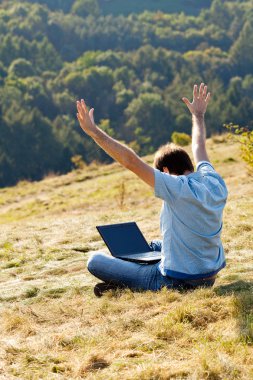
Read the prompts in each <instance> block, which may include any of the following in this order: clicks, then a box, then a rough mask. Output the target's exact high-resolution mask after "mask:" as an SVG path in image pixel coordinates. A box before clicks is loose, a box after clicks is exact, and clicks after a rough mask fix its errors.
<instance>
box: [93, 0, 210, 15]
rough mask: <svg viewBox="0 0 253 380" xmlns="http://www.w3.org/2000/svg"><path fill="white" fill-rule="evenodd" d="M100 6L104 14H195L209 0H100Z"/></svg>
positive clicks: (207, 3)
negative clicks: (155, 12)
mask: <svg viewBox="0 0 253 380" xmlns="http://www.w3.org/2000/svg"><path fill="white" fill-rule="evenodd" d="M99 3H100V7H101V9H102V12H103V13H104V14H114V15H116V14H124V15H126V14H130V13H141V12H143V11H144V10H148V11H151V12H153V11H162V12H166V13H176V12H184V13H186V14H191V15H196V14H198V13H199V12H200V10H201V9H203V8H208V7H209V6H210V3H211V2H210V1H209V0H208V1H206V0H201V1H189V0H176V1H175V0H137V1H136V0H127V1H126V0H110V1H108V0H107V1H105V0H100V1H99Z"/></svg>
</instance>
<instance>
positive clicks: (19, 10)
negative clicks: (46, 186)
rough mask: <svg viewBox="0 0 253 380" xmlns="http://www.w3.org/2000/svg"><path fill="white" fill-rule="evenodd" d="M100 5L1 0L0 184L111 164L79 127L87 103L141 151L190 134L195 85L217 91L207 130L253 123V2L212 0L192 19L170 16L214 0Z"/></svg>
mask: <svg viewBox="0 0 253 380" xmlns="http://www.w3.org/2000/svg"><path fill="white" fill-rule="evenodd" d="M96 2H97V0H76V1H74V0H64V1H63V0H30V1H25V2H24V1H18V0H8V1H5V0H4V1H0V30H1V33H0V130H1V133H0V187H5V186H13V185H15V184H16V183H17V182H18V181H20V180H26V179H28V180H29V179H30V180H36V181H37V180H40V179H42V178H43V177H44V176H45V175H46V174H48V173H52V172H54V173H60V174H63V173H67V172H69V171H71V170H72V169H73V163H72V162H73V160H72V158H73V157H74V156H76V155H80V156H82V159H83V160H84V161H85V162H86V163H87V164H89V163H91V162H92V160H94V159H95V160H97V161H100V162H103V163H107V162H108V157H107V156H106V155H105V154H103V153H101V151H100V150H97V149H96V147H95V146H94V144H92V143H91V142H90V141H89V139H87V138H85V136H83V134H82V132H81V130H80V128H79V127H78V125H77V124H78V123H77V120H76V117H75V113H76V110H75V104H76V100H77V99H81V98H85V100H86V102H87V104H88V105H89V106H90V107H94V108H95V120H96V123H97V124H98V125H99V126H100V127H101V128H102V129H104V130H105V131H108V132H109V134H110V135H112V136H114V137H116V138H117V139H119V140H122V141H123V140H124V141H126V143H128V144H131V145H132V146H133V147H134V148H135V150H136V151H138V153H139V154H141V155H142V156H143V155H147V154H152V153H153V152H154V151H155V150H156V149H157V148H158V147H159V146H160V145H161V144H162V143H163V142H164V141H165V139H167V138H168V139H170V137H171V135H172V133H173V132H174V131H178V132H184V133H190V130H191V116H190V114H189V113H188V112H187V110H186V108H185V105H184V104H183V102H182V101H181V99H182V96H191V89H192V87H193V84H194V83H201V82H205V83H207V84H208V86H209V89H210V91H211V93H212V94H213V97H212V102H211V104H210V106H209V109H208V113H209V116H210V115H215V117H209V123H208V125H209V128H208V134H209V136H211V135H212V134H215V133H220V132H221V131H222V129H223V125H224V124H229V123H231V122H232V123H234V124H236V125H240V126H241V127H244V126H248V127H249V128H253V100H252V99H253V71H252V68H253V55H252V50H253V18H252V14H253V2H252V1H250V0H244V1H240V0H234V1H228V0H226V1H222V0H214V1H213V2H212V6H211V7H210V8H208V9H206V10H205V11H202V12H200V13H198V12H197V13H198V14H197V15H191V14H187V12H186V14H185V13H182V12H181V13H171V12H173V11H176V10H180V11H182V10H185V9H186V6H188V7H189V9H190V7H191V6H192V7H193V5H194V9H195V10H197V9H198V7H197V4H199V6H200V5H202V4H204V3H205V4H209V1H207V2H206V1H205V2H204V1H197V0H195V1H193V0H191V1H190V0H184V1H183V0H180V1H173V0H159V1H152V2H151V0H149V1H145V2H144V0H138V1H135V2H133V1H132V0H128V1H124V2H123V0H117V1H116V0H115V1H114V0H112V1H106V2H105V1H104V2H103V6H104V12H105V13H107V12H109V13H110V12H114V14H108V15H106V16H105V15H104V14H103V12H102V14H101V12H100V10H99V7H98V4H97V3H96ZM88 5H89V6H88ZM151 5H152V7H157V8H156V9H154V10H156V11H155V12H141V13H138V9H139V10H140V11H141V10H144V9H149V10H151V8H152V7H151ZM165 5H166V6H168V9H167V11H166V12H157V9H162V6H164V7H165ZM106 7H107V8H106ZM110 7H111V8H110ZM169 7H170V8H169ZM152 9H153V8H152ZM134 10H135V11H136V14H130V15H128V14H127V13H128V12H129V11H134ZM167 12H168V13H167ZM121 13H123V15H122V14H121ZM157 120H159V122H157ZM45 147H46V149H45Z"/></svg>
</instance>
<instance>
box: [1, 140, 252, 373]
mask: <svg viewBox="0 0 253 380" xmlns="http://www.w3.org/2000/svg"><path fill="white" fill-rule="evenodd" d="M208 150H209V152H210V156H211V159H212V162H213V163H214V165H215V167H216V168H217V170H218V171H219V173H220V174H221V175H222V176H224V178H225V180H226V183H227V185H228V189H229V200H228V205H227V207H226V210H225V215H224V232H223V241H224V245H225V251H226V255H227V267H226V268H225V269H224V270H223V271H222V272H221V273H220V275H219V277H218V280H217V282H216V284H215V286H214V288H213V289H211V290H203V289H200V290H196V291H194V292H191V293H179V292H177V291H167V290H162V291H161V292H158V293H155V294H153V293H132V292H130V291H123V292H118V293H109V294H108V295H106V296H105V297H103V298H102V299H96V298H95V297H94V296H93V286H94V284H95V283H96V280H95V278H93V277H92V276H91V275H90V274H89V273H88V272H87V270H86V267H85V263H86V261H87V258H88V257H89V255H90V254H91V253H92V252H93V251H95V250H105V247H104V245H103V243H102V242H101V239H100V237H99V236H98V234H97V232H96V229H95V226H96V225H97V224H99V223H105V224H106V223H110V222H112V223H114V222H121V221H122V222H123V221H130V220H135V221H136V222H137V223H138V224H139V226H140V228H141V229H142V230H143V232H144V235H145V236H146V237H147V239H148V240H151V239H153V238H157V237H159V211H160V206H161V202H160V201H159V200H157V199H154V197H153V195H152V191H151V190H150V189H149V187H148V186H146V185H145V184H142V183H141V182H140V181H138V180H137V179H136V178H135V176H134V175H132V174H131V173H128V172H127V171H126V170H123V169H122V168H121V167H120V166H118V165H117V164H112V165H108V166H101V165H96V164H95V163H93V164H92V165H91V166H88V167H86V168H84V169H83V170H79V171H73V172H71V173H69V174H67V175H64V176H59V177H53V176H51V177H47V178H45V179H44V180H43V181H41V182H35V183H29V182H21V183H19V184H18V185H17V186H16V187H12V188H5V189H1V190H0V228H1V235H0V258H1V260H0V273H1V275H0V379H1V380H12V379H21V380H26V379H27V380H28V379H50V380H54V379H68V380H70V379H88V380H91V379H101V380H104V379H112V380H116V379H129V380H151V379H157V380H159V379H162V380H165V379H178V380H179V379H189V380H190V379H191V380H192V379H196V380H205V379H206V380H219V379H226V380H232V379H240V380H250V379H252V376H253V346H252V343H253V325H252V322H253V297H252V292H253V278H252V269H253V268H252V259H253V252H252V230H253V212H252V211H253V203H252V200H253V197H252V195H253V187H252V178H250V177H249V176H248V175H247V171H246V168H245V164H244V163H243V162H242V161H241V159H240V158H239V147H238V146H237V145H235V144H234V143H231V142H228V141H225V138H224V137H215V138H212V139H211V140H209V141H208ZM147 161H148V162H151V161H152V157H147Z"/></svg>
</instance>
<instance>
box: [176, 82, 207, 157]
mask: <svg viewBox="0 0 253 380" xmlns="http://www.w3.org/2000/svg"><path fill="white" fill-rule="evenodd" d="M210 97H211V94H210V92H208V93H207V86H205V85H204V83H201V85H200V86H199V89H198V86H197V85H196V84H195V86H194V88H193V101H192V103H191V102H190V101H189V100H188V99H187V98H183V99H182V100H183V102H184V103H185V104H186V105H187V107H188V108H189V110H190V112H191V114H192V153H193V158H194V162H195V164H197V163H198V162H200V161H209V158H208V155H207V151H206V126H205V113H206V109H207V105H208V103H209V100H210Z"/></svg>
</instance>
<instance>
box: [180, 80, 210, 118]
mask: <svg viewBox="0 0 253 380" xmlns="http://www.w3.org/2000/svg"><path fill="white" fill-rule="evenodd" d="M210 98H211V94H210V92H208V94H207V86H205V85H204V83H201V85H200V86H199V89H198V86H197V85H196V84H195V85H194V87H193V101H192V103H191V102H190V101H189V99H187V98H182V100H183V102H184V103H185V104H186V105H187V107H188V109H189V110H190V112H191V114H192V115H194V116H196V117H203V116H204V114H205V112H206V109H207V106H208V103H209V100H210Z"/></svg>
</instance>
